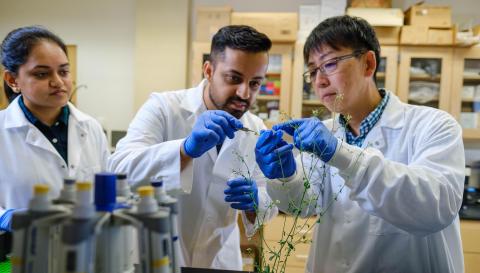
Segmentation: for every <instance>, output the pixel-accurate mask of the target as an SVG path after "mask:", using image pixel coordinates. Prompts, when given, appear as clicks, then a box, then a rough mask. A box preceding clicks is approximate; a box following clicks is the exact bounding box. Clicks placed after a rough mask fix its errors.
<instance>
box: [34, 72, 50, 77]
mask: <svg viewBox="0 0 480 273" xmlns="http://www.w3.org/2000/svg"><path fill="white" fill-rule="evenodd" d="M48 74H49V73H48V72H46V71H36V72H33V76H34V77H35V78H37V79H44V78H46V77H47V76H48Z"/></svg>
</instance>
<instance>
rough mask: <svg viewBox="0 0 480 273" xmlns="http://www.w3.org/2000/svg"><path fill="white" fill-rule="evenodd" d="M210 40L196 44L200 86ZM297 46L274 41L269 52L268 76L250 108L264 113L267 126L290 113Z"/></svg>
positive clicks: (195, 76) (194, 69)
mask: <svg viewBox="0 0 480 273" xmlns="http://www.w3.org/2000/svg"><path fill="white" fill-rule="evenodd" d="M209 53H210V43H206V42H194V43H193V44H192V63H191V70H190V78H191V85H192V86H196V85H197V84H198V83H199V82H200V81H201V80H202V79H203V70H202V68H203V64H204V62H205V61H207V60H208V58H209ZM292 60H293V46H292V45H291V44H288V43H282V44H273V46H272V48H271V49H270V52H269V67H268V71H267V75H266V76H267V77H266V80H265V82H264V84H263V85H262V87H261V89H260V92H259V93H258V95H257V100H256V103H255V104H254V105H252V107H251V109H250V111H251V112H252V113H254V114H256V115H258V116H260V117H261V118H262V119H263V120H264V121H265V123H266V124H267V126H269V127H271V125H273V124H275V123H278V122H280V121H281V119H282V116H283V115H284V114H286V115H287V116H289V115H290V94H291V89H290V88H291V85H292V83H291V81H292Z"/></svg>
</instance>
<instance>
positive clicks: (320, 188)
mask: <svg viewBox="0 0 480 273" xmlns="http://www.w3.org/2000/svg"><path fill="white" fill-rule="evenodd" d="M304 59H305V62H306V64H307V67H308V70H307V72H306V73H305V75H304V76H305V80H306V81H307V82H309V83H311V85H312V87H313V89H314V90H315V93H316V95H317V96H318V97H319V99H320V100H321V101H322V103H323V104H324V105H325V107H327V108H328V109H329V110H330V111H332V112H336V113H338V115H334V119H331V120H327V121H325V122H322V121H320V120H319V119H317V118H306V119H295V120H290V121H287V122H285V123H281V124H277V125H275V126H274V127H273V130H270V131H264V132H262V134H261V136H260V137H259V139H258V142H257V145H256V160H257V163H258V165H259V166H260V168H261V169H262V171H263V172H264V174H265V176H267V177H269V178H271V179H278V180H273V181H275V182H270V183H269V184H268V185H267V190H268V193H269V194H270V196H271V198H272V199H274V200H279V203H278V204H277V206H278V207H279V208H280V210H283V211H285V212H287V213H294V214H295V213H301V215H302V216H305V217H307V216H311V215H315V214H316V215H318V216H319V217H321V221H317V222H318V224H316V227H315V232H314V235H313V244H312V246H311V248H310V255H309V259H308V263H307V272H463V271H464V268H463V256H462V246H461V240H460V227H459V218H458V211H459V209H460V205H461V202H462V193H463V181H464V170H465V158H464V150H463V142H462V131H461V128H460V126H459V125H458V123H457V122H456V121H455V120H454V119H453V118H452V117H451V116H450V115H449V114H447V113H445V112H443V111H440V110H438V109H434V108H430V107H424V106H414V105H409V104H406V103H404V102H401V101H400V100H399V99H398V97H397V96H395V94H394V93H393V92H392V91H394V90H391V91H389V90H385V89H381V88H380V89H379V88H377V87H376V84H375V73H376V71H377V64H378V61H379V60H380V46H379V43H378V40H377V38H376V35H375V32H374V30H373V29H372V27H371V26H370V25H369V24H368V23H367V22H366V21H365V20H363V19H360V18H355V17H349V16H339V17H333V18H329V19H327V20H325V21H323V22H321V23H320V24H319V25H318V26H317V27H316V28H315V29H314V30H313V31H312V33H311V34H310V35H309V37H308V38H307V41H306V43H305V48H304ZM282 132H286V133H287V134H289V135H292V136H293V144H288V143H287V142H285V141H284V140H282ZM294 147H295V148H297V149H299V150H301V151H303V153H301V154H300V155H299V156H298V158H297V159H296V160H294V156H293V153H292V149H293V148H294ZM301 162H303V165H302V164H301ZM279 169H281V172H280V171H278V170H279ZM302 198H303V199H302ZM292 199H293V200H292ZM300 200H304V201H303V202H300ZM305 200H306V201H305ZM292 204H293V205H292ZM299 208H300V209H301V210H300V209H299Z"/></svg>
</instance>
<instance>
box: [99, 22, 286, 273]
mask: <svg viewBox="0 0 480 273" xmlns="http://www.w3.org/2000/svg"><path fill="white" fill-rule="evenodd" d="M271 45H272V43H271V41H270V39H269V38H268V37H267V36H266V35H265V34H263V33H259V32H258V31H256V30H255V29H253V28H251V27H248V26H226V27H223V28H221V29H220V30H219V31H218V32H217V33H216V34H215V35H214V36H213V38H212V45H211V51H210V58H209V60H208V61H206V62H205V64H204V66H203V74H204V76H205V79H204V80H203V81H202V82H201V83H200V84H199V85H198V86H197V87H194V88H190V89H186V90H178V91H172V92H162V93H153V94H152V95H151V96H150V98H149V99H148V101H147V102H146V103H145V104H144V105H143V106H142V108H141V109H140V110H139V112H138V113H137V115H136V116H135V118H134V120H133V121H132V122H131V123H130V126H129V128H128V132H127V135H126V137H125V138H123V139H122V140H120V142H119V143H118V145H117V147H116V151H115V153H114V154H113V155H112V157H111V158H110V160H109V162H108V168H109V170H110V171H113V172H121V173H127V174H128V176H129V177H128V179H129V181H130V182H131V183H133V184H139V183H145V182H147V183H148V182H150V181H149V180H150V179H152V178H153V179H163V182H164V183H165V185H166V189H167V190H168V191H169V192H171V193H172V192H177V193H179V194H178V196H177V197H178V204H179V211H178V215H179V218H178V222H179V226H178V228H179V239H180V245H181V254H182V257H181V259H182V261H181V262H180V265H181V266H189V267H202V268H219V269H231V270H241V269H242V257H241V252H240V236H239V227H238V225H237V217H238V215H239V211H240V212H241V216H242V218H243V223H244V224H245V225H246V226H245V228H246V230H247V233H250V234H253V233H254V231H255V228H256V225H253V224H254V223H255V220H256V218H257V217H258V219H262V220H263V219H265V220H267V221H268V220H269V219H271V218H272V217H274V216H275V215H276V213H277V211H278V210H277V208H276V207H273V208H272V206H271V203H272V201H271V199H270V198H269V197H268V195H267V192H266V187H265V181H264V180H265V177H264V176H263V175H261V172H260V171H256V170H258V168H255V167H256V162H255V159H254V158H253V156H251V153H252V151H253V150H254V147H255V143H256V139H257V136H256V135H255V134H254V133H252V132H250V131H244V130H242V129H246V128H249V129H251V130H253V131H254V132H258V131H260V130H261V129H265V128H266V127H265V125H264V124H263V122H262V120H261V119H260V118H258V117H256V116H254V115H253V114H251V113H249V112H248V109H249V108H250V106H251V105H252V104H253V103H254V102H255V97H256V95H257V94H258V91H259V90H260V86H261V84H262V81H263V80H264V79H265V75H266V72H267V66H268V51H269V50H270V47H271ZM247 130H248V129H247ZM237 156H238V157H237ZM239 157H241V158H239ZM247 167H248V169H246V168H247ZM248 171H250V172H251V174H252V176H251V177H250V173H249V172H248ZM234 172H241V174H243V175H244V176H245V178H244V177H241V174H238V175H234ZM247 178H248V179H247ZM257 213H259V214H260V215H257Z"/></svg>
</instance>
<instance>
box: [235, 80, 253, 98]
mask: <svg viewBox="0 0 480 273" xmlns="http://www.w3.org/2000/svg"><path fill="white" fill-rule="evenodd" d="M237 96H239V97H240V98H242V99H244V100H248V99H249V98H250V88H249V86H248V84H242V85H240V86H239V87H238V89H237Z"/></svg>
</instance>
